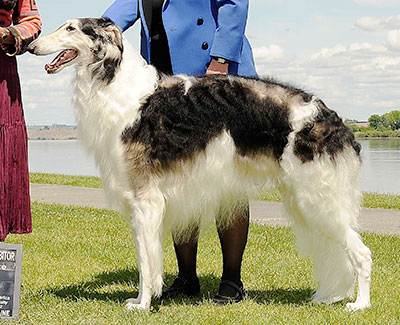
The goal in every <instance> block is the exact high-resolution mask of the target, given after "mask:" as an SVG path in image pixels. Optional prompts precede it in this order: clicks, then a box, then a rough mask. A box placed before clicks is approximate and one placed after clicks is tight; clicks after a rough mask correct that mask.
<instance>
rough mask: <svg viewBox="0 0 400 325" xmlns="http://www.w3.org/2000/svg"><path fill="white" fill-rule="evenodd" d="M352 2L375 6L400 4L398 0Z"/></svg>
mask: <svg viewBox="0 0 400 325" xmlns="http://www.w3.org/2000/svg"><path fill="white" fill-rule="evenodd" d="M354 2H356V3H358V4H360V5H368V6H377V7H383V6H387V5H397V4H400V0H354Z"/></svg>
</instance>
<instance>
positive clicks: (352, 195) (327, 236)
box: [280, 149, 371, 309]
mask: <svg viewBox="0 0 400 325" xmlns="http://www.w3.org/2000/svg"><path fill="white" fill-rule="evenodd" d="M292 161H295V160H294V159H293V158H292ZM287 170H288V171H289V172H290V173H287V175H284V176H283V177H282V180H283V182H282V185H281V188H280V190H281V194H282V198H283V201H284V205H285V209H286V211H287V213H288V215H289V216H290V217H291V218H292V221H293V226H292V228H293V231H294V233H295V235H296V240H297V243H298V246H299V248H300V249H301V250H302V251H303V252H304V253H306V254H307V255H309V256H311V257H312V258H313V259H314V262H315V267H314V271H315V276H316V279H317V282H318V283H319V288H318V290H317V292H316V293H315V295H314V296H313V301H314V302H317V303H333V302H336V301H340V300H342V299H344V298H347V297H351V296H352V294H353V292H354V285H355V280H356V275H357V276H358V280H359V286H360V296H359V297H358V298H357V300H356V303H354V304H350V305H349V306H348V309H351V308H353V309H360V308H365V307H367V306H368V305H369V282H370V280H369V279H370V273H371V257H370V252H369V249H368V248H367V247H366V246H365V245H364V244H363V243H362V241H361V239H360V237H359V236H358V234H357V233H356V232H355V231H354V230H353V229H355V227H357V217H358V215H359V210H360V209H359V203H360V197H361V195H360V192H359V191H358V190H357V184H358V175H359V160H358V157H357V156H356V155H355V154H354V153H353V152H352V151H351V149H350V150H347V151H344V152H343V153H342V154H341V156H340V157H339V156H338V157H336V159H335V161H332V160H331V159H330V157H319V158H318V159H315V160H313V161H311V162H307V163H301V164H296V166H295V168H293V169H287Z"/></svg>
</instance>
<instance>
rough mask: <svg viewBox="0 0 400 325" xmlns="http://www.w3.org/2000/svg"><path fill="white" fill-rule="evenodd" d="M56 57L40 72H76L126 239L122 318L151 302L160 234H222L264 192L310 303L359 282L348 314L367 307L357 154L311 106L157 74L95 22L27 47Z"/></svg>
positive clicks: (80, 104) (79, 104) (88, 128)
mask: <svg viewBox="0 0 400 325" xmlns="http://www.w3.org/2000/svg"><path fill="white" fill-rule="evenodd" d="M58 50H66V51H64V54H60V55H59V57H57V59H56V60H54V61H53V63H52V64H50V65H49V66H48V71H49V72H58V71H59V70H61V68H62V67H64V66H67V65H71V64H73V63H77V69H76V79H75V82H74V104H75V113H76V118H77V122H78V129H79V132H80V136H81V140H82V142H83V143H84V145H85V147H86V148H87V149H88V150H89V151H90V152H92V153H93V154H94V156H95V158H96V161H97V163H98V165H99V167H100V170H101V176H102V180H103V182H104V187H105V190H106V193H107V198H108V199H109V200H110V202H111V203H113V204H114V205H116V206H117V207H118V208H119V209H120V211H121V212H122V213H124V214H125V215H127V216H128V217H129V220H130V224H131V226H132V230H133V233H134V237H135V243H136V249H137V256H138V265H139V271H140V272H139V273H140V290H139V296H138V297H137V298H135V299H129V300H128V301H127V306H128V308H129V309H132V308H139V309H148V308H149V307H150V302H151V297H152V296H153V295H156V296H157V295H160V293H161V290H162V284H163V276H162V273H163V271H162V270H163V267H162V245H161V239H162V235H163V233H164V232H165V230H167V229H168V230H171V231H172V232H173V234H174V236H175V239H176V240H181V241H184V240H185V239H186V238H185V234H186V233H187V231H186V230H187V229H188V228H189V227H191V226H192V225H194V224H196V225H198V224H201V223H203V221H205V220H207V219H211V220H213V219H215V220H216V222H218V223H221V224H225V225H229V222H230V218H231V216H232V215H233V214H232V211H233V210H237V209H242V208H246V207H247V199H248V195H252V194H254V193H258V192H259V191H261V190H262V189H264V188H266V187H270V186H275V187H276V188H278V189H279V191H280V193H281V195H282V199H283V203H284V207H285V211H286V213H287V215H288V217H289V218H290V220H291V221H292V223H293V227H292V228H293V231H294V233H295V234H296V238H297V242H298V245H299V247H300V248H301V249H302V250H303V251H304V252H305V253H307V254H309V255H311V256H312V257H313V258H314V261H315V275H316V279H317V281H318V283H319V284H318V286H319V287H318V290H317V292H316V293H315V295H314V297H313V300H314V301H315V302H326V303H331V302H335V301H339V300H342V299H344V298H346V297H349V296H351V295H352V294H353V291H354V284H355V280H356V279H358V284H359V294H358V297H357V300H356V302H354V303H349V304H348V305H347V308H348V309H349V310H356V309H362V308H365V307H367V306H369V304H370V298H369V285H370V272H371V257H370V251H369V249H368V248H367V247H366V246H365V245H364V244H363V243H362V241H361V239H360V236H359V235H358V234H357V233H356V231H355V229H356V228H357V217H358V215H359V203H360V197H361V196H360V192H359V191H358V179H359V170H360V157H359V152H360V146H359V144H358V143H356V142H355V141H354V137H353V135H352V133H351V132H350V130H349V129H348V128H347V127H345V126H344V124H343V122H342V120H341V119H340V118H339V117H338V116H337V114H336V113H335V112H333V111H332V110H330V109H328V108H327V107H326V106H325V105H324V103H323V102H322V101H321V100H319V99H318V98H316V97H315V96H313V95H311V94H309V93H306V92H304V91H302V90H300V89H297V88H294V87H291V86H289V85H285V84H282V83H279V82H276V81H274V80H271V79H254V78H245V77H237V76H214V77H189V76H185V75H178V76H163V75H159V74H158V73H157V71H156V70H155V69H154V68H153V67H152V66H149V65H147V64H146V63H145V61H144V60H143V59H142V58H141V57H140V56H138V55H137V54H135V53H133V51H131V49H130V48H129V46H127V44H126V43H123V42H122V38H121V33H120V31H119V30H118V29H117V28H116V27H115V26H114V25H113V24H112V23H111V22H110V21H107V20H104V19H100V20H98V19H80V20H71V21H69V22H67V23H66V24H65V25H63V26H62V27H60V28H59V29H58V30H57V31H56V32H55V33H53V34H51V35H48V36H46V37H43V38H41V39H39V40H38V41H36V42H35V43H34V44H33V45H32V46H31V51H33V52H34V53H36V54H38V55H45V54H50V53H53V52H55V51H58ZM266 213H268V212H266Z"/></svg>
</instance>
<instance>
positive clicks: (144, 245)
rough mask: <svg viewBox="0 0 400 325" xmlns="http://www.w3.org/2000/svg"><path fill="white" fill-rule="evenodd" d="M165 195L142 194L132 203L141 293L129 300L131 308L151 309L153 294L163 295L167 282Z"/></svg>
mask: <svg viewBox="0 0 400 325" xmlns="http://www.w3.org/2000/svg"><path fill="white" fill-rule="evenodd" d="M164 206H165V202H164V197H163V196H162V194H161V192H159V191H158V190H151V191H149V192H147V193H146V195H140V197H139V198H136V199H135V201H134V203H133V204H132V208H133V209H132V211H133V213H132V214H133V215H132V219H131V226H132V230H133V234H134V237H135V244H136V254H137V260H138V268H139V295H138V297H137V298H133V299H128V300H127V301H126V307H127V308H128V310H134V309H141V310H149V308H150V303H151V297H152V295H155V296H160V295H161V292H162V285H163V265H162V244H161V239H162V219H163V215H164Z"/></svg>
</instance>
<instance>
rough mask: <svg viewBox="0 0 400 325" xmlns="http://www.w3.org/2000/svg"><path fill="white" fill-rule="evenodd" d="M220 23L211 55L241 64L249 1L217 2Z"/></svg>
mask: <svg viewBox="0 0 400 325" xmlns="http://www.w3.org/2000/svg"><path fill="white" fill-rule="evenodd" d="M217 7H218V18H217V19H218V21H217V30H216V32H215V37H214V42H213V45H212V47H211V52H210V55H211V56H214V57H221V58H224V59H227V60H229V61H233V62H236V63H240V62H241V59H240V56H241V52H242V46H243V40H244V37H245V36H244V31H245V29H246V23H247V15H248V10H249V0H217Z"/></svg>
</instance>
